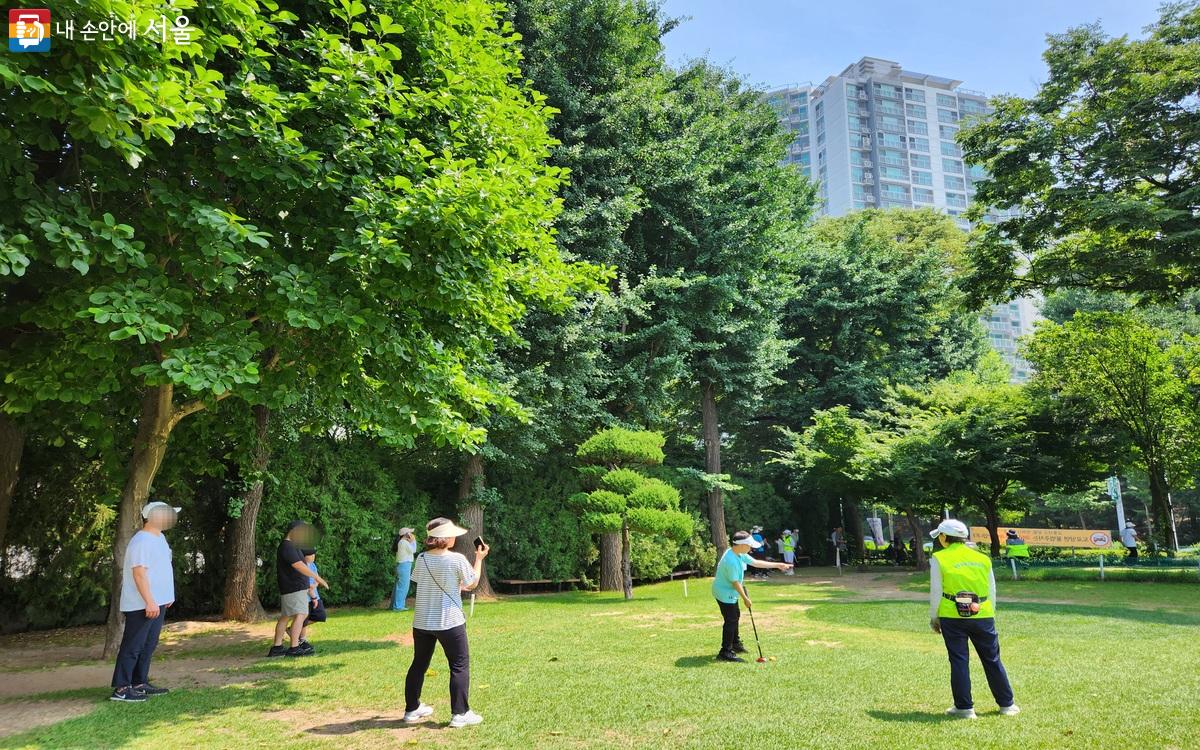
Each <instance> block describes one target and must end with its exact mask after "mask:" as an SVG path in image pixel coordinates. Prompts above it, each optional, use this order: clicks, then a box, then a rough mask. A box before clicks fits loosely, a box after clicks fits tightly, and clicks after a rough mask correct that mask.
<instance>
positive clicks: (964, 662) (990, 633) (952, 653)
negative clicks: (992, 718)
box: [938, 617, 1013, 708]
mask: <svg viewBox="0 0 1200 750" xmlns="http://www.w3.org/2000/svg"><path fill="white" fill-rule="evenodd" d="M938 621H939V622H941V624H942V640H944V641H945V642H946V653H947V655H948V656H949V657H950V690H951V692H953V693H954V707H955V708H974V707H975V704H974V703H973V702H972V700H971V652H970V649H968V648H967V644H968V643H970V644H971V645H973V646H975V653H977V654H979V661H980V663H982V664H983V673H984V674H985V675H987V681H988V687H989V688H991V690H992V697H993V698H995V699H996V705H997V706H1000V707H1001V708H1004V707H1005V706H1011V705H1012V704H1013V691H1012V686H1011V685H1010V684H1009V682H1008V673H1007V672H1006V671H1005V670H1004V664H1003V663H1001V661H1000V636H999V635H998V634H997V633H996V620H995V618H992V617H983V618H978V619H976V618H974V617H971V618H955V617H939V618H938Z"/></svg>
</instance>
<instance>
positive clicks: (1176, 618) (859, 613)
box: [806, 599, 1200, 631]
mask: <svg viewBox="0 0 1200 750" xmlns="http://www.w3.org/2000/svg"><path fill="white" fill-rule="evenodd" d="M926 607H927V605H926V604H925V602H922V601H907V600H901V599H874V600H869V601H861V600H859V601H846V602H840V601H833V602H828V601H827V602H824V603H821V604H818V605H816V606H814V607H813V608H812V609H810V610H808V612H807V613H806V614H807V616H808V617H809V618H811V619H813V620H819V621H822V622H831V623H839V624H844V625H862V624H863V623H864V622H866V623H869V624H870V625H871V626H872V627H875V628H878V629H883V630H902V631H908V630H914V629H919V628H918V625H923V624H924V620H923V619H921V617H920V615H914V616H913V617H911V618H910V617H908V616H898V617H897V616H892V615H891V614H889V615H884V614H882V613H876V614H872V615H870V616H864V613H865V612H867V611H869V610H870V609H871V608H874V609H888V608H891V609H895V610H897V612H899V611H908V610H911V611H912V612H914V613H916V612H919V611H922V610H924V609H925V608H926ZM999 607H1000V609H1001V610H1002V611H1003V612H1027V613H1030V614H1037V615H1072V616H1080V615H1081V616H1085V617H1107V618H1113V619H1117V620H1128V621H1132V622H1139V623H1147V624H1155V625H1200V615H1193V614H1185V613H1182V612H1171V611H1163V610H1153V609H1137V608H1134V607H1118V606H1112V605H1100V606H1096V605H1087V604H1054V603H1050V602H1047V603H1040V602H1036V603H1035V602H1005V601H1003V599H1001V601H1000V604H999Z"/></svg>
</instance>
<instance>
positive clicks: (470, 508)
mask: <svg viewBox="0 0 1200 750" xmlns="http://www.w3.org/2000/svg"><path fill="white" fill-rule="evenodd" d="M483 471H484V466H483V456H481V455H480V454H478V453H472V454H471V455H469V456H467V462H466V464H464V466H463V473H462V479H461V480H460V481H459V483H458V513H459V516H461V520H462V522H463V523H464V524H465V525H466V528H467V529H468V530H469V531H470V533H469V534H463V535H462V536H460V537H459V538H458V540H457V541H456V542H455V543H454V551H455V552H459V553H461V554H462V555H464V556H465V557H466V558H467V559H468V560H470V561H471V562H472V563H474V562H475V543H474V542H475V537H483V505H482V504H480V503H478V502H475V501H473V500H472V499H471V497H472V495H473V494H474V492H475V490H476V488H479V489H482V488H483V486H484V474H483ZM484 540H485V541H486V540H487V538H486V537H484ZM475 593H476V594H478V595H479V596H483V597H494V596H495V595H496V592H495V591H493V590H492V583H491V581H489V580H488V572H487V568H486V567H485V568H484V569H483V575H482V576H480V579H479V585H478V586H476V587H475Z"/></svg>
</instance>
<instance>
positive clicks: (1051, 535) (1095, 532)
mask: <svg viewBox="0 0 1200 750" xmlns="http://www.w3.org/2000/svg"><path fill="white" fill-rule="evenodd" d="M1009 528H1010V527H1008V526H1001V527H1000V544H1004V540H1005V537H1006V532H1007V531H1008V530H1009ZM1013 531H1016V532H1017V536H1019V537H1021V538H1022V539H1024V540H1025V543H1026V544H1028V545H1029V546H1030V547H1087V548H1089V549H1098V548H1102V547H1111V546H1112V534H1110V533H1109V532H1108V531H1102V530H1100V529H1017V528H1013ZM991 539H992V538H991V536H989V535H988V530H987V528H986V527H984V526H972V527H971V541H973V542H975V543H977V544H990V543H991Z"/></svg>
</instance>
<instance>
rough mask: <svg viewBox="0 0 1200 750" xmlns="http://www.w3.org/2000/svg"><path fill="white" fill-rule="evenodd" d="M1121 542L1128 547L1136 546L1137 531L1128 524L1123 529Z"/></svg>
mask: <svg viewBox="0 0 1200 750" xmlns="http://www.w3.org/2000/svg"><path fill="white" fill-rule="evenodd" d="M1121 544H1124V545H1125V546H1126V547H1136V546H1137V531H1135V530H1133V529H1131V528H1129V527H1128V526H1126V527H1125V528H1123V529H1121Z"/></svg>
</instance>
